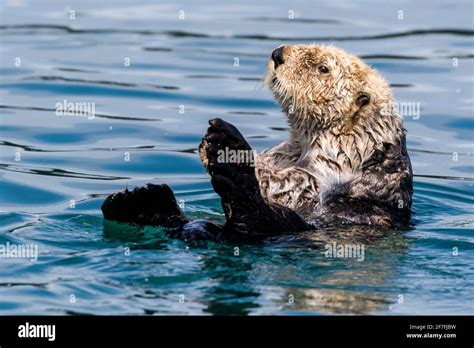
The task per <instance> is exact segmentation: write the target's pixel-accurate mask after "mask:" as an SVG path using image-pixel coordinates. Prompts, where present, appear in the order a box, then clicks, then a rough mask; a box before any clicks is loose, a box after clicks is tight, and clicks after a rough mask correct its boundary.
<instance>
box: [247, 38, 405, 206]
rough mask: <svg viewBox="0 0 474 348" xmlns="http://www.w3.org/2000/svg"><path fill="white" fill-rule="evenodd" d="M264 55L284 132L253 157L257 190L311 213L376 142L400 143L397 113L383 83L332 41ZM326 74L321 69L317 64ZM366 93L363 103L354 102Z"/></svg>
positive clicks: (354, 175) (356, 170) (350, 176)
mask: <svg viewBox="0 0 474 348" xmlns="http://www.w3.org/2000/svg"><path fill="white" fill-rule="evenodd" d="M283 59H284V63H283V64H281V65H279V66H278V67H277V69H275V68H274V62H273V61H272V60H269V62H268V66H267V74H266V77H265V80H266V84H267V85H268V86H269V88H270V89H271V91H272V92H273V94H274V95H275V98H276V100H277V101H278V103H279V104H280V105H281V107H282V110H283V111H284V112H285V113H286V115H287V117H288V123H289V126H290V137H289V139H288V140H287V141H285V142H284V143H282V144H280V145H278V146H276V147H274V148H272V149H270V150H268V151H266V152H264V153H263V154H261V155H260V156H259V157H258V158H257V167H256V173H257V177H258V180H259V183H260V189H261V192H262V195H263V196H264V197H265V198H266V199H267V200H268V201H269V202H273V203H279V204H282V205H285V206H288V207H290V208H293V209H295V210H296V211H297V212H299V213H301V214H311V213H312V212H313V211H315V210H317V209H318V208H321V207H322V206H323V205H324V197H325V194H326V193H327V192H328V191H330V190H331V188H333V187H334V186H335V185H337V184H342V183H346V182H350V181H355V180H357V179H358V178H359V177H360V175H361V165H362V163H364V161H366V160H368V159H369V158H370V156H371V155H372V154H373V153H374V150H375V149H383V143H384V142H385V143H390V144H399V143H400V139H401V137H402V135H403V127H402V120H401V117H400V116H399V115H397V114H395V113H394V112H393V111H392V109H391V106H392V102H393V97H392V93H391V91H390V87H389V85H388V84H387V82H386V81H385V80H384V79H383V78H382V76H381V75H380V74H379V73H378V72H376V71H375V70H373V69H372V68H370V67H369V66H368V65H366V64H365V63H364V62H363V61H362V60H360V59H359V58H358V57H356V56H354V55H351V54H348V53H346V52H345V51H343V50H341V49H338V48H336V47H332V46H316V45H301V46H285V48H284V50H283ZM322 65H324V66H326V67H327V68H328V69H329V72H328V73H326V74H322V73H321V72H320V71H319V67H320V66H322ZM363 95H365V96H367V97H368V98H369V103H368V104H366V105H362V106H361V105H359V104H358V98H359V97H361V96H363Z"/></svg>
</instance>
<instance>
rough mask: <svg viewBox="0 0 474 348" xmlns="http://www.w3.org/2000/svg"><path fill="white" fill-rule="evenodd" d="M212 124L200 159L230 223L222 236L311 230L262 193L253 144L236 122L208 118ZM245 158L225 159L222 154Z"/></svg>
mask: <svg viewBox="0 0 474 348" xmlns="http://www.w3.org/2000/svg"><path fill="white" fill-rule="evenodd" d="M209 124H210V127H209V129H208V131H207V134H206V135H205V136H204V138H203V140H202V143H201V145H200V146H199V155H200V157H201V160H202V162H203V164H204V166H205V167H206V169H207V170H208V172H209V174H210V175H211V177H212V180H211V182H212V186H213V187H214V190H215V191H216V193H217V194H219V195H220V196H221V200H222V207H223V209H224V212H225V215H226V218H227V222H226V224H225V226H224V231H223V233H222V238H225V239H233V240H255V239H261V238H264V237H266V236H269V235H275V234H280V233H285V232H298V231H305V230H310V229H312V226H311V225H309V224H308V223H306V222H305V221H304V220H303V219H302V218H301V217H300V216H298V214H296V213H295V212H294V211H292V210H291V209H289V208H286V207H283V206H280V205H277V204H268V203H267V202H265V201H264V199H263V197H262V195H261V194H260V188H259V185H258V181H257V178H256V176H255V167H254V162H253V161H254V158H253V152H252V149H251V147H250V145H249V144H248V143H247V141H246V140H245V139H244V137H243V136H242V134H240V132H239V131H238V130H237V128H235V127H234V126H233V125H231V124H229V123H227V122H225V121H223V120H221V119H213V120H210V121H209ZM226 153H227V154H230V155H231V156H232V155H234V159H235V158H240V159H242V158H245V159H247V160H246V161H240V160H238V161H231V160H230V158H228V159H227V161H226V159H225V158H224V160H223V158H222V157H223V156H222V155H223V154H226Z"/></svg>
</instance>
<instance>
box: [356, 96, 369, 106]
mask: <svg viewBox="0 0 474 348" xmlns="http://www.w3.org/2000/svg"><path fill="white" fill-rule="evenodd" d="M356 103H357V106H358V107H359V108H361V107H363V106H365V105H367V104H369V103H370V96H369V95H368V94H365V93H362V94H361V95H359V96H358V97H357V100H356Z"/></svg>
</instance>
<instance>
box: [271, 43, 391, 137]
mask: <svg viewBox="0 0 474 348" xmlns="http://www.w3.org/2000/svg"><path fill="white" fill-rule="evenodd" d="M266 83H267V84H268V86H269V87H270V89H271V90H272V92H273V94H274V95H275V97H276V99H277V101H278V102H279V103H280V105H281V106H282V108H283V110H284V111H285V112H286V113H287V114H288V117H289V120H290V123H291V124H293V125H296V126H298V125H299V124H301V125H303V126H305V127H307V126H308V124H310V125H311V127H317V128H323V127H331V126H334V125H341V126H343V127H346V126H348V125H349V126H350V125H351V124H352V123H353V122H354V121H355V120H356V119H358V118H359V117H360V116H361V115H363V114H369V113H374V112H377V111H379V110H374V108H380V105H377V104H378V102H379V101H383V102H385V103H386V102H387V100H392V96H391V92H390V88H389V86H388V84H387V83H386V82H385V81H384V80H383V78H382V77H381V76H380V75H379V74H378V73H377V72H376V71H374V70H372V69H371V68H370V67H369V66H367V65H366V64H365V63H364V62H362V61H361V60H360V59H359V58H357V57H356V56H354V55H351V54H348V53H346V52H344V51H343V50H341V49H338V48H335V47H331V46H316V45H301V46H280V47H278V48H277V49H275V50H274V51H273V53H272V56H271V58H270V60H269V62H268V67H267V75H266Z"/></svg>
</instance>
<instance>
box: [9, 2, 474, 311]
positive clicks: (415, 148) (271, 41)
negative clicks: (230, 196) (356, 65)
mask: <svg viewBox="0 0 474 348" xmlns="http://www.w3.org/2000/svg"><path fill="white" fill-rule="evenodd" d="M74 6H76V8H66V7H64V5H60V4H58V3H57V2H55V1H41V2H34V1H31V0H29V1H28V0H24V1H5V2H2V4H1V5H0V9H1V12H0V17H1V23H2V24H1V25H0V35H1V51H0V55H1V60H0V75H1V82H0V176H1V181H0V244H3V245H5V244H6V243H7V242H8V243H10V244H37V245H38V248H39V260H38V262H30V261H29V260H18V259H5V258H3V259H0V310H1V312H2V313H4V314H148V315H151V314H213V315H220V314H240V315H247V314H308V313H309V314H441V313H454V314H471V313H473V310H474V308H473V302H474V298H473V296H472V291H471V290H470V289H472V287H473V286H474V266H473V264H474V239H473V225H474V224H473V214H472V213H473V209H472V207H473V203H474V202H473V199H472V196H473V180H474V179H473V176H472V173H473V168H474V163H473V158H474V157H473V149H472V144H473V136H472V134H473V133H472V129H473V122H472V108H473V102H474V98H473V97H472V96H473V89H472V76H473V72H474V64H473V57H474V55H473V53H472V46H473V36H474V31H473V28H472V13H473V8H472V6H473V5H472V3H471V2H470V1H459V2H456V3H452V2H449V1H436V2H431V1H429V2H428V1H426V2H423V1H422V2H417V3H413V4H412V3H406V2H403V1H399V2H392V3H390V4H384V6H383V7H382V6H373V5H369V4H368V3H367V2H365V1H355V2H354V1H350V2H349V1H345V2H337V3H335V2H333V1H322V2H319V3H318V4H314V3H313V2H311V1H296V2H295V1H291V2H290V1H283V2H279V3H278V4H275V2H274V1H269V0H264V1H259V2H258V3H255V2H248V1H238V2H236V3H233V4H232V5H229V4H226V3H217V2H215V1H210V0H206V1H205V3H204V4H202V3H200V4H199V6H198V5H196V4H191V3H176V2H165V3H163V2H160V3H159V4H155V3H153V4H152V3H150V2H147V1H142V0H137V1H133V2H132V1H123V2H121V3H117V4H111V3H109V2H96V1H90V0H86V1H81V2H80V4H79V3H77V4H75V5H74ZM71 10H75V11H76V18H75V19H70V18H69V14H70V12H69V11H71ZM180 10H183V11H184V13H185V18H184V19H179V16H178V14H179V11H180ZM400 11H402V12H403V13H402V15H400ZM421 13H422V14H423V15H420V14H421ZM290 17H291V18H290ZM301 42H318V43H325V44H331V43H334V44H336V45H338V46H340V47H342V48H344V49H346V50H348V51H350V52H353V53H355V54H357V55H359V56H361V57H362V58H363V59H365V60H366V61H367V62H368V63H369V64H371V65H372V66H373V67H374V68H376V69H378V70H380V71H381V72H382V73H383V74H384V75H385V76H386V78H387V80H388V81H390V83H391V86H392V88H393V91H394V93H395V95H396V98H397V100H398V101H400V102H410V103H412V102H414V103H420V110H421V114H420V117H419V118H418V117H410V116H409V115H407V116H406V117H405V127H406V128H407V130H408V147H409V151H410V156H411V158H412V162H413V167H414V172H415V195H414V214H413V219H412V229H411V230H409V231H403V232H400V231H381V230H376V229H371V228H368V227H363V228H361V227H356V226H352V227H351V226H346V227H344V228H338V229H330V228H321V229H320V230H318V231H314V232H311V233H304V234H299V235H293V236H284V237H279V238H272V239H269V240H267V241H265V242H264V243H261V244H258V245H230V244H226V243H223V244H215V243H209V244H206V245H186V244H184V243H182V242H181V241H178V240H173V239H169V238H168V237H167V236H166V233H165V232H164V231H162V230H160V229H157V228H151V227H147V228H145V229H139V228H136V227H133V226H124V225H120V224H113V223H109V222H104V221H103V219H102V216H101V214H100V205H101V203H102V201H103V199H104V197H105V196H106V195H107V194H108V193H110V192H113V191H117V190H122V189H124V188H125V187H129V188H131V187H133V186H136V185H142V184H144V183H146V182H155V183H159V182H166V183H169V184H171V186H172V187H173V189H174V190H175V191H176V192H177V196H178V199H180V200H182V203H183V204H184V206H185V209H184V210H185V212H186V214H187V215H189V216H192V217H195V218H203V217H205V218H213V219H215V220H217V221H223V215H222V210H221V208H220V202H219V200H218V198H217V196H216V195H215V193H214V192H213V190H212V188H211V186H210V183H209V179H208V176H207V175H206V173H205V171H204V169H203V168H202V166H201V163H200V161H199V158H198V156H197V154H196V147H197V144H198V143H199V142H200V139H201V137H202V134H203V133H204V132H205V130H206V128H207V120H208V119H209V118H211V117H215V116H220V117H223V118H225V119H226V120H228V121H230V122H232V123H234V124H235V125H236V126H237V127H238V128H239V129H240V130H241V131H242V133H243V134H245V136H246V137H247V138H248V139H249V142H250V143H251V145H252V146H253V148H255V149H256V150H258V151H262V150H264V149H266V148H269V147H271V146H274V145H275V144H277V143H279V142H281V141H283V140H284V139H285V138H286V137H287V125H286V123H285V119H284V117H283V116H282V115H281V112H280V110H279V108H278V106H277V105H276V104H275V103H274V102H273V100H272V97H271V95H270V93H269V92H268V91H267V90H266V88H265V87H264V85H263V83H262V75H263V72H264V69H265V65H266V60H267V57H268V56H269V53H270V52H271V51H272V49H273V48H274V47H276V46H278V45H280V44H282V43H287V44H293V43H301ZM236 62H237V63H236ZM65 99H66V100H68V101H71V102H86V103H94V105H95V109H96V114H95V117H94V118H93V119H88V118H87V117H77V116H61V117H59V116H56V114H55V111H56V109H55V105H56V103H62V102H63V101H64V100H65ZM127 154H128V155H127ZM127 156H128V158H129V159H130V160H129V161H126V160H125V158H126V157H127ZM332 243H338V244H357V245H360V246H364V260H363V261H357V259H355V258H328V257H326V255H325V248H326V246H327V244H332ZM236 248H238V249H236ZM71 294H74V295H75V298H76V299H77V300H76V302H75V303H70V302H69V298H70V295H71Z"/></svg>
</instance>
